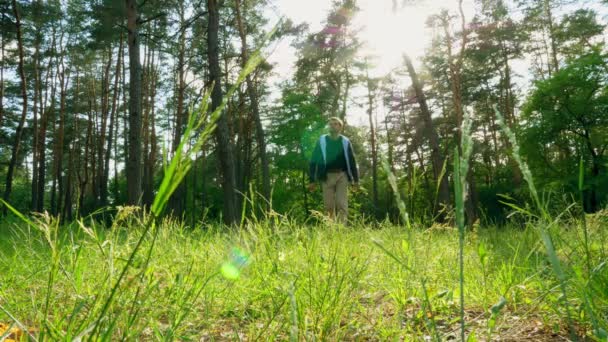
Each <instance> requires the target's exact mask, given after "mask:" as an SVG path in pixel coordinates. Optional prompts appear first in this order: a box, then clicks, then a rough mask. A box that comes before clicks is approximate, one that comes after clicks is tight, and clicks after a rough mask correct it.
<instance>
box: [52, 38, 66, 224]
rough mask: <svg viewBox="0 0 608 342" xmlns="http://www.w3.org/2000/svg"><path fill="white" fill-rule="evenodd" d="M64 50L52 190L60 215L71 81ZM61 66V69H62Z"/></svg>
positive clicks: (55, 211) (56, 211)
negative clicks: (66, 107) (57, 192)
mask: <svg viewBox="0 0 608 342" xmlns="http://www.w3.org/2000/svg"><path fill="white" fill-rule="evenodd" d="M62 41H63V34H62V39H61V42H60V44H59V45H60V46H63V43H62ZM63 53H64V52H63V51H62V55H61V60H60V62H59V63H57V73H58V74H59V89H60V95H59V97H60V99H59V130H58V132H57V135H56V138H55V139H56V142H55V153H54V154H55V156H54V158H53V159H54V162H53V165H54V169H53V186H52V190H51V212H52V213H53V215H59V213H61V199H62V195H63V191H64V189H63V186H64V183H63V175H62V173H63V152H64V141H65V137H64V135H65V105H66V92H67V88H68V83H69V78H70V76H69V70H67V71H66V69H65V65H64V58H63V57H64V56H63ZM60 67H61V69H60ZM66 74H67V75H66ZM56 186H58V187H59V195H58V196H57V194H56V191H57V190H56ZM57 198H58V199H59V200H57Z"/></svg>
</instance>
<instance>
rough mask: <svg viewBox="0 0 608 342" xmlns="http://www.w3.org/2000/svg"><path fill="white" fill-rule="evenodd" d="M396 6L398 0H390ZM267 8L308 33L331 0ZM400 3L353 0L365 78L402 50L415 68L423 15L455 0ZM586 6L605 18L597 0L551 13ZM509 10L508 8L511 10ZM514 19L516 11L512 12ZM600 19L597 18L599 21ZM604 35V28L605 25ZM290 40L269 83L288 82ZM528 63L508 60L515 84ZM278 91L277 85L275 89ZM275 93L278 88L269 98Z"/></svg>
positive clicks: (361, 119)
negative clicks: (368, 61) (368, 63)
mask: <svg viewBox="0 0 608 342" xmlns="http://www.w3.org/2000/svg"><path fill="white" fill-rule="evenodd" d="M396 1H397V3H398V4H401V3H402V2H404V1H403V0H396ZM270 2H271V6H270V7H271V9H270V10H269V11H268V14H267V17H268V18H271V20H270V21H271V24H274V23H275V22H276V21H277V20H278V19H279V17H282V16H284V17H287V18H290V19H291V20H292V21H293V22H294V23H295V24H296V25H298V24H301V23H308V25H309V27H310V32H318V31H320V30H321V29H322V28H323V27H324V20H325V19H326V18H327V14H328V12H329V10H330V8H331V7H332V6H331V4H332V0H270ZM405 3H406V5H405V6H403V7H401V8H399V9H398V10H397V11H396V12H394V11H393V0H358V1H357V5H358V6H359V8H360V11H359V13H358V14H357V15H356V17H355V18H354V19H353V28H354V29H359V30H360V33H359V38H360V39H361V40H362V41H363V42H364V43H365V46H364V49H363V51H362V53H363V54H364V55H370V56H375V60H373V61H372V63H373V64H374V68H373V69H372V70H370V75H371V76H383V75H386V74H387V73H388V72H390V71H391V70H393V69H394V68H396V67H402V65H403V62H402V61H403V59H402V56H403V53H404V52H406V53H408V54H409V55H410V57H412V59H413V61H414V65H415V66H416V67H417V68H419V67H420V64H421V63H420V61H419V58H420V57H421V56H422V55H423V54H424V51H425V49H426V48H428V47H429V46H430V44H431V41H432V38H433V36H434V34H435V32H433V29H429V28H427V27H426V21H427V18H428V17H429V16H431V15H433V14H438V13H440V12H441V10H442V9H447V10H448V11H450V13H452V14H454V15H458V0H406V1H405ZM585 7H591V8H593V9H595V10H596V11H597V12H598V13H599V18H598V19H599V20H601V21H603V22H606V20H607V19H608V9H607V8H606V7H605V6H602V5H598V4H597V0H581V1H574V2H572V3H571V4H569V5H566V6H564V7H563V8H562V9H561V10H560V11H556V13H555V14H556V15H560V14H564V13H569V12H572V11H574V10H575V9H578V8H585ZM463 9H464V13H465V17H466V18H465V19H466V21H467V22H470V21H471V20H472V18H473V16H474V15H475V2H474V0H464V1H463ZM512 10H513V9H512ZM514 14H515V17H517V16H519V15H520V14H521V11H520V10H518V9H515V10H514ZM602 19H603V20H602ZM607 34H608V29H607ZM291 43H292V41H291V40H290V39H284V40H283V41H282V42H280V43H279V44H278V45H277V46H275V47H273V52H272V54H271V55H270V56H269V58H268V59H269V62H271V63H273V64H274V65H275V72H276V74H275V79H274V80H273V81H274V83H275V84H278V83H279V82H282V81H285V80H289V79H291V78H292V76H293V65H294V62H295V60H296V55H295V49H294V48H293V47H291V46H290V44H291ZM529 66H530V61H528V60H524V59H522V60H514V61H512V68H513V70H514V71H515V73H516V78H515V82H516V83H517V84H518V86H520V87H523V88H525V87H527V86H529V83H530V77H531V75H530V73H529V72H528V68H529ZM276 89H277V90H278V87H277V88H276ZM351 93H352V94H353V97H354V98H357V97H364V95H365V89H363V88H362V87H359V88H358V89H353V90H352V91H351ZM279 96H280V93H279V92H278V91H276V92H274V93H273V96H272V98H273V99H276V98H278V97H279ZM364 107H365V106H363V107H360V106H357V105H352V106H349V109H348V114H347V120H348V121H349V123H350V124H355V125H367V123H368V119H367V114H366V113H365V109H364ZM377 112H378V113H377V114H378V120H379V121H381V120H382V117H383V115H382V114H383V112H384V110H383V108H381V107H380V108H378V109H377Z"/></svg>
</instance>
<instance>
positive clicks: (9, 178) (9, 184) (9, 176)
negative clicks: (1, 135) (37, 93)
mask: <svg viewBox="0 0 608 342" xmlns="http://www.w3.org/2000/svg"><path fill="white" fill-rule="evenodd" d="M12 3H13V14H14V15H15V27H16V29H17V50H18V52H19V65H18V67H17V69H18V72H19V78H20V79H21V98H22V101H23V103H22V106H21V118H20V119H19V124H18V125H17V130H16V131H15V140H14V141H13V149H12V151H11V160H10V162H9V164H8V171H7V172H6V186H5V188H4V201H6V202H8V201H9V199H10V196H11V191H12V189H13V175H14V173H15V167H16V165H17V157H18V155H19V147H20V145H21V136H22V135H23V126H24V125H25V117H26V115H27V81H26V79H25V70H24V66H23V64H24V59H25V58H24V56H23V37H22V36H21V17H20V16H19V9H18V8H17V0H13V1H12ZM6 213H7V207H6V206H5V207H4V215H6Z"/></svg>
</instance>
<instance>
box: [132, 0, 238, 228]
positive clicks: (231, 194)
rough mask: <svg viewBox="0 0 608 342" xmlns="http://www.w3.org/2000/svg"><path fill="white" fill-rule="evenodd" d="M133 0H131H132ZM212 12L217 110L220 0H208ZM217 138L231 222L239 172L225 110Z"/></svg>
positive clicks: (211, 63)
mask: <svg viewBox="0 0 608 342" xmlns="http://www.w3.org/2000/svg"><path fill="white" fill-rule="evenodd" d="M131 1H132V0H131ZM207 10H208V12H209V23H208V34H207V46H208V54H209V72H210V78H211V82H212V84H213V91H212V93H211V110H215V109H216V108H218V107H219V106H220V105H221V103H222V96H223V95H222V77H221V70H220V63H219V44H218V31H219V4H218V2H217V0H207ZM215 135H216V139H217V154H218V159H219V161H220V168H221V171H222V188H223V192H224V208H223V215H224V222H225V223H226V224H229V225H233V224H236V223H237V222H238V215H239V213H238V210H237V208H236V201H235V189H236V176H235V170H234V153H233V148H232V143H231V142H230V136H229V130H228V120H227V118H226V115H225V113H223V114H222V115H221V116H220V117H219V119H218V120H217V128H216V129H215Z"/></svg>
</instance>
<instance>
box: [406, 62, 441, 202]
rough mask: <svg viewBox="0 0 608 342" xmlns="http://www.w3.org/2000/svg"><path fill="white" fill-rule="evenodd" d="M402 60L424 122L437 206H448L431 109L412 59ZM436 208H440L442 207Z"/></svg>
mask: <svg viewBox="0 0 608 342" xmlns="http://www.w3.org/2000/svg"><path fill="white" fill-rule="evenodd" d="M404 61H405V65H406V67H407V70H408V73H409V75H410V78H411V79H412V87H413V88H414V91H415V93H416V100H417V101H418V105H419V106H420V114H421V115H422V121H423V122H424V127H425V129H424V131H425V136H426V138H427V139H428V141H429V145H430V147H431V162H432V163H433V177H434V178H435V182H436V184H438V186H439V189H438V194H437V204H438V206H439V207H441V206H449V205H450V186H449V184H448V177H447V176H446V175H442V170H443V165H444V163H445V158H444V156H443V154H442V153H441V146H440V143H439V135H438V134H437V130H436V129H435V125H434V124H433V118H432V116H431V111H430V110H429V107H428V104H427V102H426V95H425V93H424V91H423V86H422V84H421V82H420V79H419V78H418V74H417V73H416V69H414V65H413V64H412V60H411V59H410V58H409V56H407V55H404ZM436 209H437V210H441V209H442V208H436Z"/></svg>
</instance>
